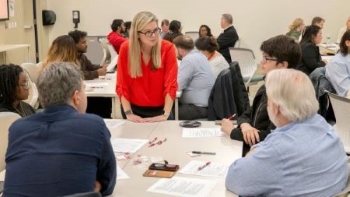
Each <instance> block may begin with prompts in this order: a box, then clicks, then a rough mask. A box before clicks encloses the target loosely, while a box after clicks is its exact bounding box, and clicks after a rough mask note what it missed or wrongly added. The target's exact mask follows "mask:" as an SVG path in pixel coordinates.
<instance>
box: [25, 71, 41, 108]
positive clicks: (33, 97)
mask: <svg viewBox="0 0 350 197" xmlns="http://www.w3.org/2000/svg"><path fill="white" fill-rule="evenodd" d="M25 73H26V74H27V75H28V83H29V87H30V88H29V96H28V99H26V100H24V102H26V103H28V104H29V105H31V106H32V107H33V108H34V109H38V107H39V92H38V89H37V87H36V85H35V83H33V81H32V80H31V78H30V77H29V74H28V72H25Z"/></svg>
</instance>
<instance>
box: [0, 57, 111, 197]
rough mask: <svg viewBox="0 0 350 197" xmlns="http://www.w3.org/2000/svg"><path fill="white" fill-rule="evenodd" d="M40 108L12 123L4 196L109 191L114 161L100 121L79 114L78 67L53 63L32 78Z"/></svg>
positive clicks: (81, 106) (82, 96)
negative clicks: (36, 79) (35, 81)
mask: <svg viewBox="0 0 350 197" xmlns="http://www.w3.org/2000/svg"><path fill="white" fill-rule="evenodd" d="M37 84H38V91H39V99H40V101H41V104H42V106H43V107H45V108H46V109H45V110H44V112H41V113H37V114H35V115H32V116H28V117H26V118H22V119H20V120H18V121H16V122H14V123H13V124H12V126H11V127H10V129H9V144H8V149H7V153H6V177H5V186H4V196H5V197H7V196H9V197H11V196H46V197H47V196H64V195H69V194H74V193H83V192H90V191H94V190H95V191H100V192H101V194H102V195H109V194H111V193H112V192H113V189H114V186H115V184H116V160H115V157H114V153H113V149H112V146H111V143H110V136H111V135H110V133H109V131H108V129H107V127H106V125H105V123H104V121H103V119H102V118H100V117H98V116H95V115H92V114H85V110H86V105H87V102H86V95H85V84H84V82H83V80H82V74H81V71H80V70H79V68H78V67H77V66H76V65H74V64H71V63H54V64H52V65H50V66H48V67H46V68H45V69H44V70H43V71H42V73H41V74H40V76H39V78H38V83H37Z"/></svg>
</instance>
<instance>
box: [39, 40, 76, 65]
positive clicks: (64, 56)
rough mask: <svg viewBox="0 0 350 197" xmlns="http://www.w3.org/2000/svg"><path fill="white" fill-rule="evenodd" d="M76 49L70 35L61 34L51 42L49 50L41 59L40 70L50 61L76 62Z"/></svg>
mask: <svg viewBox="0 0 350 197" xmlns="http://www.w3.org/2000/svg"><path fill="white" fill-rule="evenodd" d="M77 58H78V51H77V48H76V45H75V42H74V40H73V38H72V37H70V36H68V35H63V36H59V37H57V38H56V39H55V40H54V41H53V42H52V44H51V47H50V49H49V52H48V53H47V56H46V58H45V60H44V61H43V64H42V67H41V70H43V69H44V68H45V67H47V66H48V65H49V64H51V63H56V62H71V63H74V64H77V63H76V61H77Z"/></svg>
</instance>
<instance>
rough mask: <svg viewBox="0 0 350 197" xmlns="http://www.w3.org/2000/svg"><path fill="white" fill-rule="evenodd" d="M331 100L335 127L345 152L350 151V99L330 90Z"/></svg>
mask: <svg viewBox="0 0 350 197" xmlns="http://www.w3.org/2000/svg"><path fill="white" fill-rule="evenodd" d="M328 97H329V100H330V102H331V104H332V107H333V111H334V115H335V120H336V122H335V125H334V126H333V128H334V129H335V131H336V132H337V133H338V135H339V138H340V140H341V141H342V142H343V144H344V148H345V152H346V153H347V154H349V153H350V122H349V118H348V117H349V114H350V99H348V98H345V97H341V96H339V95H336V94H333V93H330V92H328Z"/></svg>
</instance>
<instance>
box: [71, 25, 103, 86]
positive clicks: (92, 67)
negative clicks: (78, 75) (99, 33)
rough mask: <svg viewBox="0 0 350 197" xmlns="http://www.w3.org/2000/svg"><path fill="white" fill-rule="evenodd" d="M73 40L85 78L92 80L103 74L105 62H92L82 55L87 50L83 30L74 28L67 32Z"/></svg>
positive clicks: (85, 34)
mask: <svg viewBox="0 0 350 197" xmlns="http://www.w3.org/2000/svg"><path fill="white" fill-rule="evenodd" d="M68 35H69V36H71V37H72V38H73V40H74V42H75V45H76V46H77V50H78V61H79V63H80V66H81V71H83V73H84V79H85V80H92V79H95V78H98V76H105V75H106V72H107V66H108V64H107V63H103V65H101V66H100V65H98V64H92V63H91V61H90V60H89V59H88V58H87V57H86V55H84V53H86V51H87V43H86V36H87V33H86V32H84V31H79V30H74V31H71V32H69V33H68Z"/></svg>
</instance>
